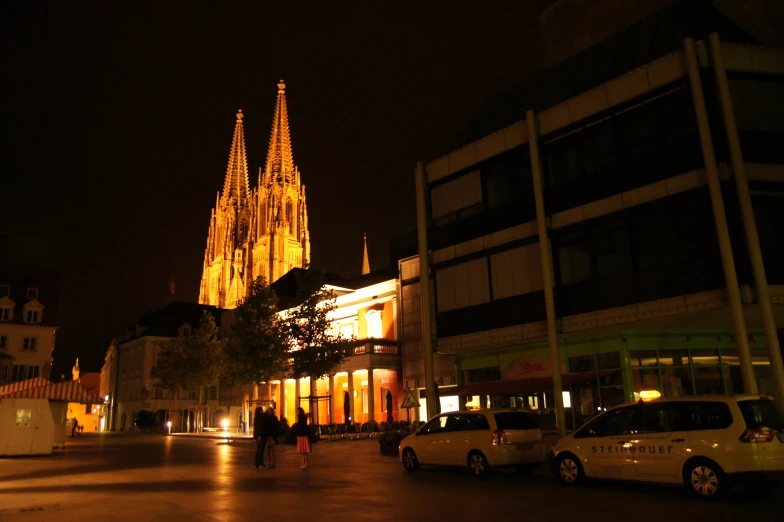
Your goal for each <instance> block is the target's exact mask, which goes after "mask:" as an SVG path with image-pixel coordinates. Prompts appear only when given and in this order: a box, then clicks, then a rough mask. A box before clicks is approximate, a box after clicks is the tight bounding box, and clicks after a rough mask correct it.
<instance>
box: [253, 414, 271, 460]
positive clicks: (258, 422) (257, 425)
mask: <svg viewBox="0 0 784 522" xmlns="http://www.w3.org/2000/svg"><path fill="white" fill-rule="evenodd" d="M267 426H268V422H267V416H266V415H264V410H263V409H262V408H261V406H258V407H257V408H256V410H255V411H254V412H253V438H254V439H255V440H256V455H255V459H254V460H255V464H256V467H257V468H258V467H259V466H261V467H262V468H263V467H264V450H265V449H266V446H267V440H268V438H269V437H268V432H269V430H268V429H267Z"/></svg>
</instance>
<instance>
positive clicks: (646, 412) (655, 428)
mask: <svg viewBox="0 0 784 522" xmlns="http://www.w3.org/2000/svg"><path fill="white" fill-rule="evenodd" d="M664 405H665V404H656V405H652V404H646V405H644V406H641V407H640V409H639V411H640V416H639V417H638V418H637V424H636V428H637V432H638V433H662V432H666V431H670V429H669V425H668V422H667V415H666V412H665V408H663V406H664Z"/></svg>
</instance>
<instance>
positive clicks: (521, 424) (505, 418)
mask: <svg viewBox="0 0 784 522" xmlns="http://www.w3.org/2000/svg"><path fill="white" fill-rule="evenodd" d="M482 417H483V418H484V416H482ZM495 423H496V425H497V426H498V429H499V430H535V429H538V428H539V423H537V422H536V419H534V418H533V416H532V415H531V414H529V413H524V412H504V413H496V414H495Z"/></svg>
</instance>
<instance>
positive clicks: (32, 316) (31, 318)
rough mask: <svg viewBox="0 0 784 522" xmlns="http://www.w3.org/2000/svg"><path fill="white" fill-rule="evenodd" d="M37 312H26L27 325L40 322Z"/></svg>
mask: <svg viewBox="0 0 784 522" xmlns="http://www.w3.org/2000/svg"><path fill="white" fill-rule="evenodd" d="M38 317H39V316H38V310H28V311H27V322H28V323H38V322H40V320H39V318H38Z"/></svg>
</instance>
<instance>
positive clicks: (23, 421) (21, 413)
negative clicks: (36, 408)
mask: <svg viewBox="0 0 784 522" xmlns="http://www.w3.org/2000/svg"><path fill="white" fill-rule="evenodd" d="M32 416H33V410H28V409H18V410H16V425H17V426H24V427H28V426H30V417H32Z"/></svg>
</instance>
